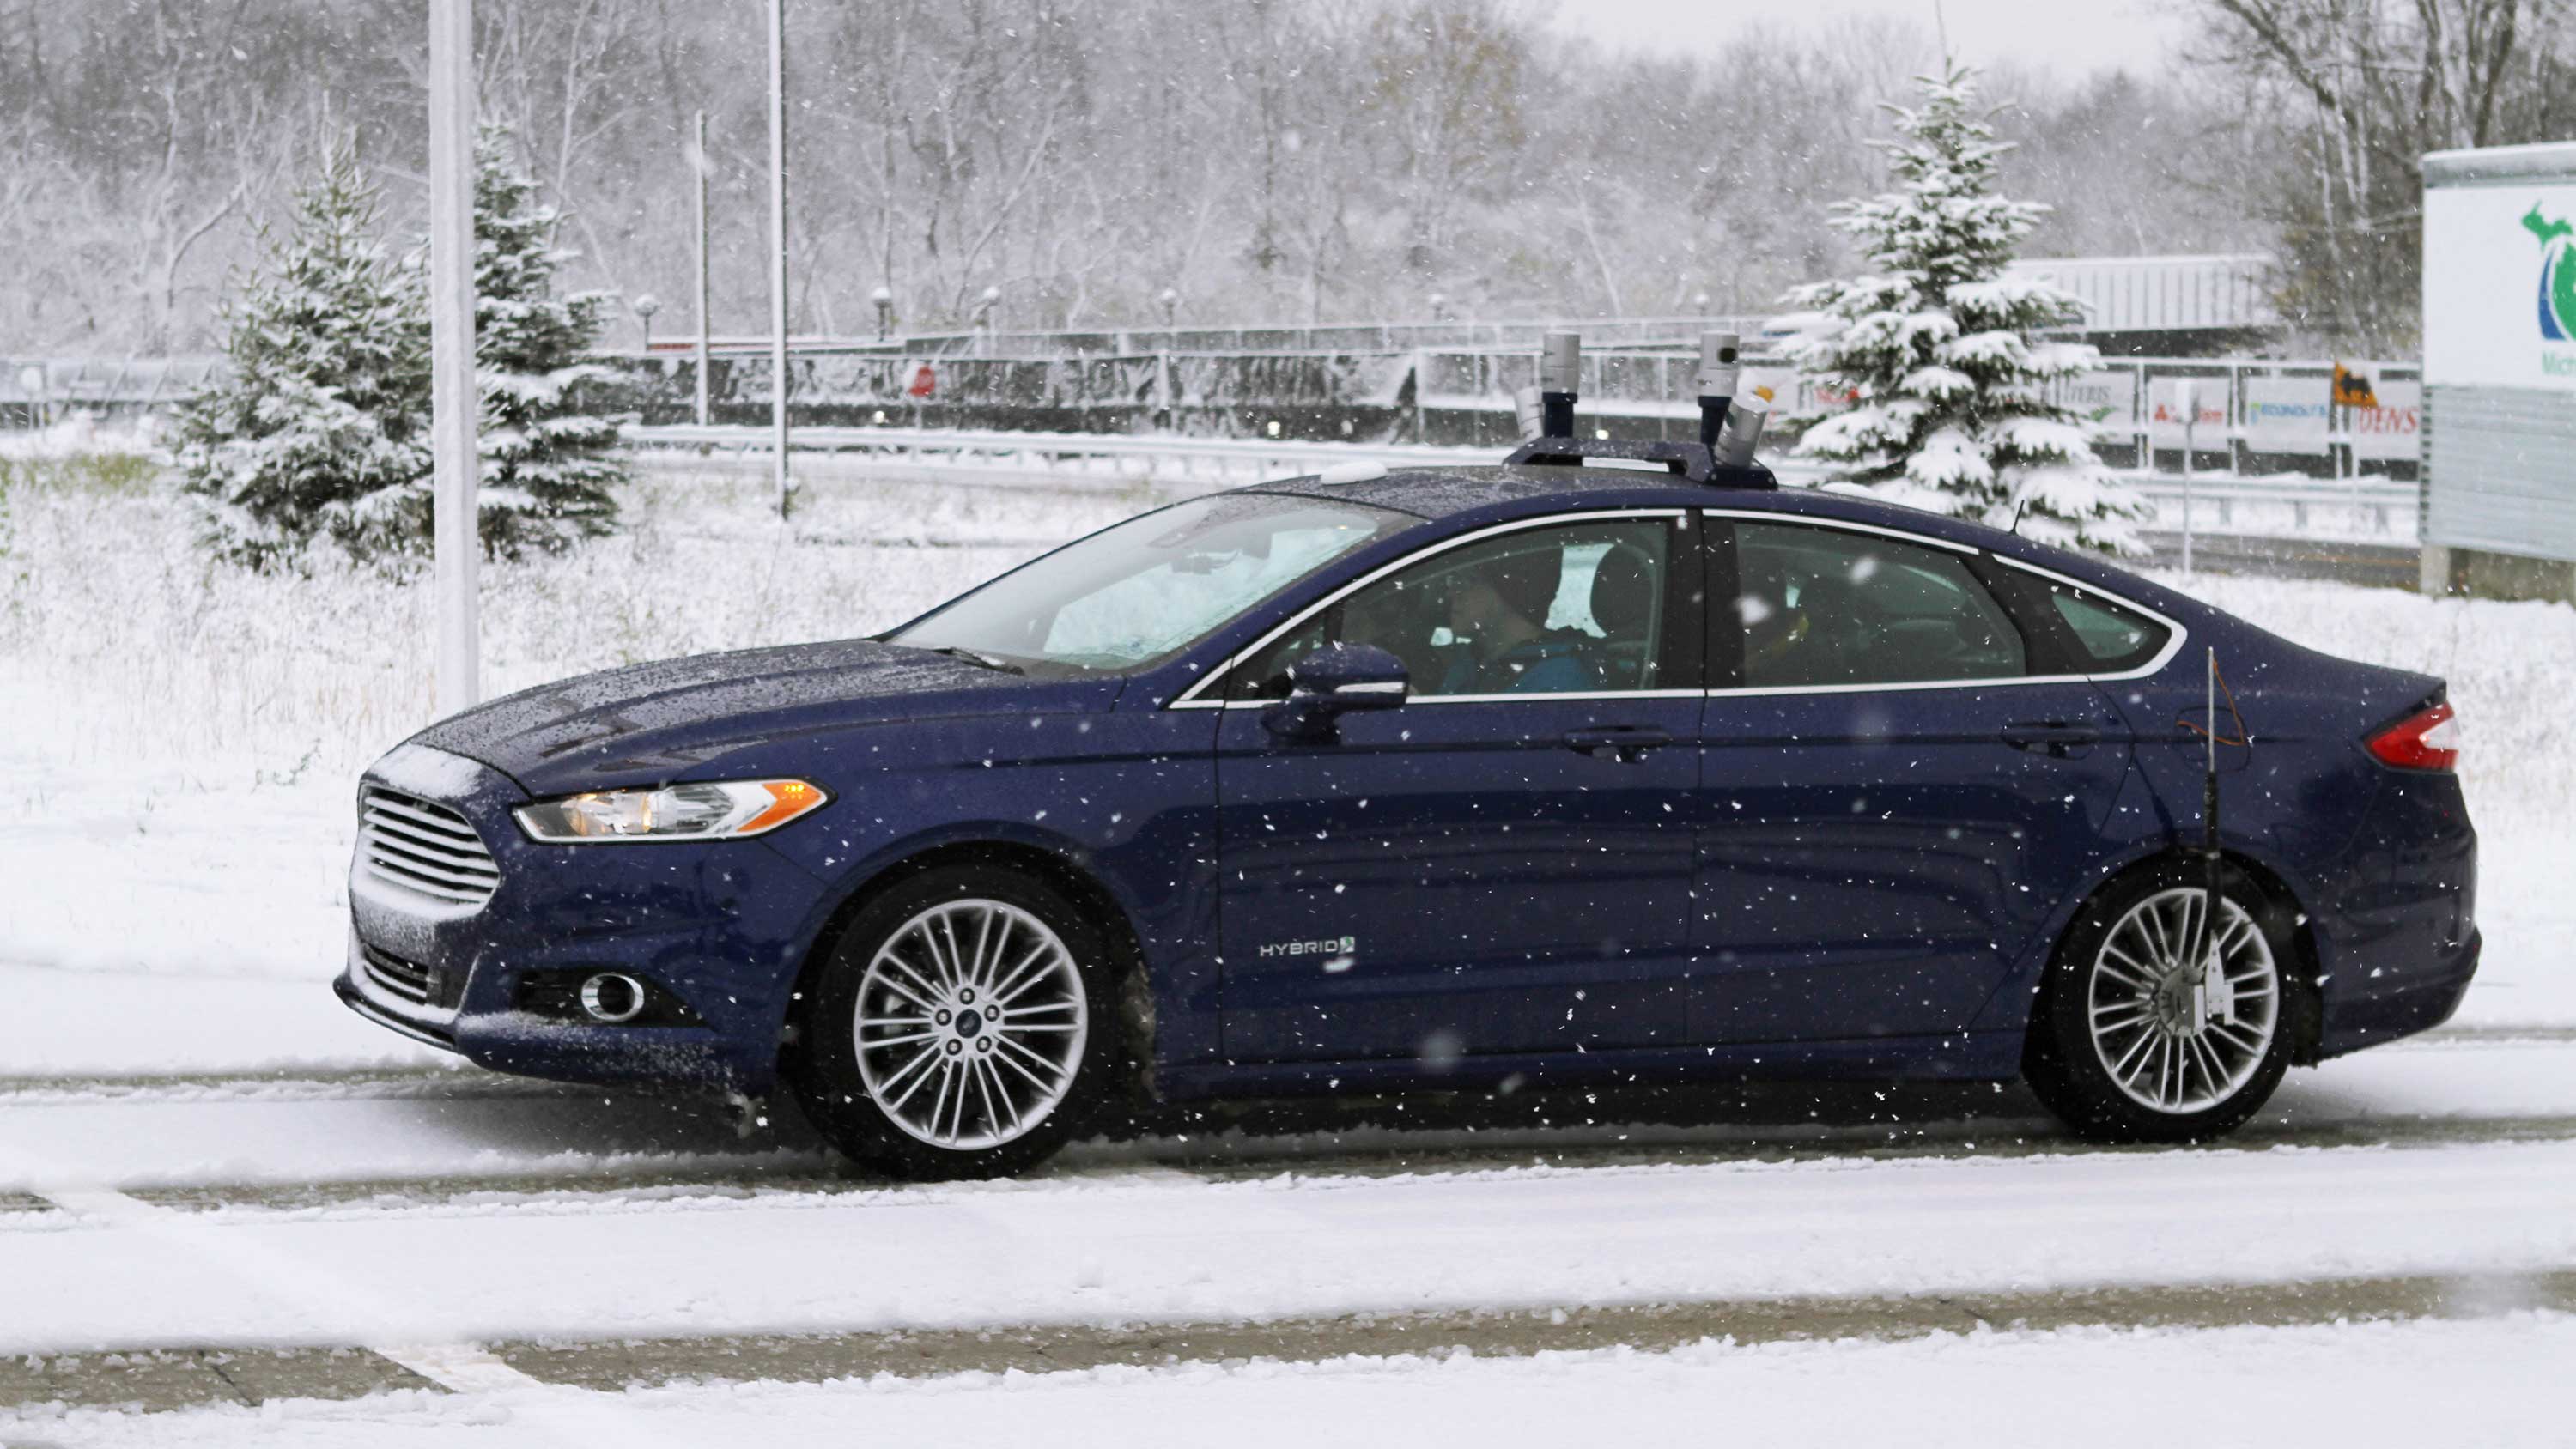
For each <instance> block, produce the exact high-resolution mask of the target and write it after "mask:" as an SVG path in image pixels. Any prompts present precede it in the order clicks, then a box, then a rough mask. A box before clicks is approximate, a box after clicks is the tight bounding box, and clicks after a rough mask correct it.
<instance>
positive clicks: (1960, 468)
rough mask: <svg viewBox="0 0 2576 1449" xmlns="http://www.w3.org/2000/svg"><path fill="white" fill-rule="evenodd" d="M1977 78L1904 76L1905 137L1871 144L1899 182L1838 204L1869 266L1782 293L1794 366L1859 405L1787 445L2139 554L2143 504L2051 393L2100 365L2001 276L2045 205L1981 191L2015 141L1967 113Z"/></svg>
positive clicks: (1913, 502) (1992, 516) (2026, 526)
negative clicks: (1912, 79)
mask: <svg viewBox="0 0 2576 1449" xmlns="http://www.w3.org/2000/svg"><path fill="white" fill-rule="evenodd" d="M1975 77H1976V73H1975V71H1974V70H1972V69H1969V68H1967V67H1963V66H1960V65H1958V64H1956V63H1945V65H1944V67H1943V69H1942V73H1941V74H1940V75H1937V76H1921V77H1917V79H1918V80H1919V81H1920V82H1921V84H1922V86H1923V88H1924V103H1923V105H1922V106H1921V107H1920V108H1919V109H1908V108H1905V107H1900V106H1890V107H1888V108H1887V109H1888V110H1889V111H1890V112H1892V113H1893V114H1894V116H1895V117H1896V130H1897V132H1898V135H1899V136H1900V137H1901V138H1902V139H1900V140H1897V141H1891V142H1880V143H1877V144H1879V145H1881V146H1882V147H1883V148H1884V149H1886V151H1887V152H1888V155H1889V168H1890V170H1891V171H1892V172H1893V173H1894V177H1895V180H1896V181H1897V183H1898V186H1899V189H1898V190H1895V191H1891V192H1886V193H1883V194H1881V195H1879V196H1877V197H1874V198H1871V199H1870V200H1867V201H1846V202H1841V203H1838V204H1837V205H1836V206H1835V208H1834V210H1835V213H1836V215H1835V218H1834V223H1833V224H1834V225H1835V226H1836V227H1838V228H1840V229H1841V230H1843V231H1846V232H1849V233H1851V234H1852V235H1853V236H1855V237H1857V238H1859V239H1860V240H1861V242H1862V244H1863V246H1864V247H1865V249H1866V252H1867V255H1868V258H1869V261H1870V264H1871V265H1872V266H1873V267H1874V268H1875V269H1876V270H1875V271H1873V272H1872V273H1870V274H1868V275H1865V276H1861V277H1856V278H1853V279H1850V280H1848V281H1830V282H1817V283H1814V284H1812V285H1809V286H1805V287H1800V288H1798V289H1796V290H1795V291H1793V292H1792V293H1790V295H1789V300H1790V304H1791V305H1792V306H1796V307H1800V308H1803V309H1806V310H1804V311H1802V312H1800V313H1798V314H1796V315H1793V316H1791V317H1787V318H1783V319H1781V321H1780V322H1779V323H1777V324H1775V325H1785V326H1787V327H1789V328H1791V329H1793V330H1794V332H1795V333H1796V337H1795V340H1794V341H1793V342H1792V343H1791V344H1790V347H1789V352H1790V355H1791V357H1792V358H1793V359H1794V360H1795V361H1796V362H1797V364H1798V366H1799V368H1800V370H1801V371H1803V372H1806V373H1810V374H1813V375H1815V376H1816V377H1818V378H1819V379H1821V380H1824V381H1827V382H1830V383H1834V384H1837V385H1840V386H1842V387H1846V388H1849V389H1850V390H1851V392H1852V393H1853V395H1854V399H1855V400H1854V403H1853V406H1852V407H1851V409H1850V410H1849V411H1847V412H1842V413H1838V414H1835V415H1834V416H1832V417H1829V418H1826V419H1825V420H1823V421H1822V422H1819V423H1817V424H1816V425H1815V426H1814V427H1812V428H1810V429H1808V430H1807V433H1806V435H1805V436H1804V438H1802V439H1801V440H1800V442H1799V445H1798V451H1799V452H1800V453H1801V454H1803V455H1804V456H1807V457H1811V458H1816V459H1820V460H1823V461H1825V462H1827V463H1831V464H1836V465H1839V466H1838V468H1837V470H1836V473H1835V477H1834V479H1833V481H1834V482H1836V483H1840V484H1844V485H1847V486H1851V485H1856V486H1859V487H1861V488H1865V489H1867V490H1869V491H1870V492H1873V493H1876V494H1878V495H1880V496H1883V497H1886V498H1888V499H1890V500H1891V501H1894V502H1898V503H1903V504H1907V505H1910V506H1913V507H1917V508H1927V509H1931V510H1933V511H1935V512H1939V513H1947V514H1952V515H1955V516H1959V517H1965V518H1975V519H1980V520H1983V521H1985V522H1989V523H1994V524H1997V525H2003V524H2008V523H2012V522H2015V521H2016V514H2018V523H2019V527H2020V531H2021V532H2022V533H2024V534H2026V535H2029V536H2031V537H2034V538H2038V539H2041V540H2044V541H2046V542H2049V543H2055V544H2060V545H2065V546H2070V547H2080V548H2092V549H2100V550H2102V551H2104V552H2107V553H2114V554H2132V555H2134V554H2140V553H2143V552H2145V547H2144V545H2143V544H2142V543H2141V542H2140V541H2139V539H2138V537H2137V532H2136V524H2137V522H2138V521H2139V520H2141V519H2143V518H2145V517H2146V516H2147V512H2148V509H2147V505H2146V503H2145V501H2144V500H2142V499H2140V498H2139V497H2138V496H2137V495H2136V494H2135V493H2134V492H2132V491H2131V490H2129V489H2127V488H2125V487H2123V486H2121V485H2120V484H2119V483H2118V482H2116V481H2115V480H2114V479H2113V478H2112V476H2111V474H2110V473H2109V471H2108V470H2107V469H2105V468H2103V467H2102V465H2101V463H2100V461H2099V460H2098V459H2097V458H2095V456H2094V454H2093V450H2092V448H2091V446H2090V445H2089V444H2088V442H2087V440H2086V437H2085V433H2084V428H2083V422H2082V419H2081V418H2080V417H2078V416H2077V414H2076V413H2075V412H2074V411H2073V410H2071V409H2069V408H2065V407H2061V406H2059V405H2057V404H2056V403H2055V402H2054V401H2052V400H2051V398H2050V395H2049V394H2050V387H2051V384H2053V383H2055V382H2057V381H2059V380H2060V379H2063V378H2067V377H2071V376H2073V375H2075V374H2077V373H2079V372H2082V371H2083V370H2084V369H2086V368H2088V367H2091V366H2093V365H2094V363H2095V361H2096V353H2095V352H2094V350H2093V349H2092V348H2091V347H2089V346H2084V345H2081V344H2076V343H2066V342H2050V341H2044V340H2042V339H2041V338H2040V337H2039V336H2038V335H2037V334H2039V333H2040V332H2041V331H2043V330H2045V329H2048V328H2051V327H2060V326H2064V325H2066V324H2067V323H2068V322H2069V321H2071V320H2073V318H2074V317H2075V315H2076V308H2077V305H2078V304H2077V303H2076V300H2075V299H2074V298H2073V297H2072V296H2070V295H2068V294H2067V293H2065V292H2061V291H2059V290H2058V289H2056V288H2054V287H2051V286H2048V285H2046V284H2045V283H2041V282H2036V281H2032V280H2028V279H2026V278H2019V277H2007V276H2005V275H2004V274H2003V273H2004V268H2005V267H2006V266H2007V265H2009V264H2010V263H2011V261H2012V259H2013V253H2014V250H2015V248H2016V247H2017V246H2018V245H2019V243H2020V241H2021V239H2022V238H2023V237H2025V236H2027V235H2028V234H2029V233H2030V230H2031V228H2033V227H2034V226H2036V225H2038V224H2039V218H2040V217H2041V216H2042V215H2043V214H2044V213H2045V212H2046V211H2047V208H2046V207H2045V206H2042V205H2039V204H2037V203H2035V202H2026V201H2010V200H2006V199H2005V198H2003V197H2000V196H1997V195H1995V194H1994V181H1995V163H1996V159H1997V158H1998V157H2000V156H2001V155H2002V154H2003V153H2004V152H2005V151H2007V150H2009V149H2010V147H2009V145H2008V144H2006V143H2003V142H1998V141H1996V140H1995V139H1994V130H1993V128H1992V127H1990V126H1988V125H1987V124H1986V123H1985V122H1984V121H1983V120H1982V119H1981V118H1980V117H1979V116H1978V115H1976V114H1975V113H1974V111H1973V106H1974V103H1975V100H1976V79H1975Z"/></svg>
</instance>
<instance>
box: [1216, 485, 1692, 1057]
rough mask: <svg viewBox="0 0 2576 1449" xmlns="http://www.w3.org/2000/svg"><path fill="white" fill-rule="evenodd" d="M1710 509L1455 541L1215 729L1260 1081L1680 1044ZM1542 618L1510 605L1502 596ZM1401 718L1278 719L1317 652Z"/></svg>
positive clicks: (1545, 523)
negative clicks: (1282, 1071)
mask: <svg viewBox="0 0 2576 1449" xmlns="http://www.w3.org/2000/svg"><path fill="white" fill-rule="evenodd" d="M1692 521H1693V520H1692V517H1691V515H1690V513H1689V512H1687V511H1685V510H1678V509H1666V510H1647V511H1627V512H1617V513H1598V514H1587V515H1582V516H1579V517H1560V518H1553V519H1541V520H1534V521H1531V522H1528V523H1522V524H1515V525H1511V526H1508V527H1506V528H1503V529H1500V530H1493V531H1488V532H1486V533H1483V534H1478V535H1470V536H1468V537H1465V538H1462V539H1457V540H1452V541H1450V542H1449V543H1448V544H1445V545H1440V546H1436V547H1435V548H1434V549H1432V550H1429V551H1426V554H1424V555H1417V556H1416V557H1415V559H1414V560H1412V561H1408V562H1407V563H1405V564H1403V565H1401V566H1398V567H1396V568H1394V569H1391V570H1388V571H1386V572H1385V573H1384V574H1383V576H1381V577H1379V578H1377V579H1374V580H1372V581H1369V582H1367V583H1364V584H1362V585H1360V586H1358V587H1357V588H1355V589H1354V590H1352V591H1350V592H1349V593H1348V594H1347V596H1346V597H1344V598H1340V599H1337V600H1334V601H1331V602H1330V603H1329V604H1328V606H1326V607H1324V608H1322V609H1320V610H1318V611H1317V612H1316V613H1314V614H1313V615H1312V616H1311V617H1309V618H1307V619H1305V620H1303V621H1300V622H1299V623H1297V624H1296V625H1294V626H1293V627H1291V628H1289V629H1287V630H1286V631H1285V632H1283V633H1282V634H1281V635H1279V636H1278V637H1277V638H1275V639H1274V640H1272V641H1270V642H1268V643H1267V644H1265V645H1263V646H1262V647H1261V648H1260V649H1259V650H1257V651H1256V652H1255V654H1254V655H1253V656H1252V657H1251V658H1249V659H1248V660H1246V661H1245V662H1244V663H1243V664H1242V665H1241V666H1240V667H1239V668H1238V670H1237V671H1236V673H1235V675H1234V676H1233V677H1231V678H1230V679H1229V680H1228V681H1226V685H1227V691H1228V693H1229V694H1230V695H1231V696H1232V698H1231V699H1230V700H1229V704H1228V707H1227V709H1226V711H1225V717H1224V721H1223V723H1222V725H1221V726H1220V727H1219V730H1218V740H1217V785H1218V795H1219V815H1218V830H1219V842H1218V863H1219V867H1220V873H1221V886H1220V893H1219V912H1220V939H1221V941H1222V943H1223V954H1224V981H1225V984H1224V998H1223V999H1224V1013H1223V1014H1224V1023H1225V1025H1224V1031H1225V1049H1226V1053H1227V1055H1228V1056H1230V1057H1232V1058H1234V1059H1236V1060H1239V1061H1283V1060H1338V1059H1354V1058H1372V1057H1376V1058H1383V1057H1390V1056H1419V1057H1421V1058H1423V1059H1425V1060H1426V1061H1431V1062H1437V1061H1439V1060H1441V1059H1443V1058H1445V1057H1451V1056H1468V1055H1477V1054H1500V1053H1517V1052H1531V1051H1550V1050H1571V1049H1576V1048H1592V1047H1606V1046H1634V1045H1649V1044H1677V1043H1679V1042H1680V1041H1681V1040H1682V1039H1683V1037H1684V1034H1685V1029H1686V1015H1687V1002H1686V995H1685V985H1684V981H1685V976H1686V973H1687V971H1688V968H1689V956H1690V952H1689V938H1690V921H1691V914H1692V912H1691V905H1690V890H1691V881H1692V875H1693V871H1694V868H1695V865H1694V860H1693V845H1694V842H1693V839H1692V835H1691V832H1690V830H1689V828H1688V824H1687V819H1688V817H1687V814H1686V812H1687V810H1688V809H1689V807H1690V803H1691V791H1692V789H1693V787H1694V786H1695V785H1696V783H1697V780H1698V772H1699V761H1698V751H1697V749H1696V747H1695V745H1694V743H1693V739H1694V736H1695V734H1696V731H1697V729H1698V724H1699V715H1700V708H1701V699H1700V692H1699V682H1700V681H1699V678H1698V667H1699V659H1700V656H1701V649H1700V644H1699V639H1698V634H1699V620H1700V612H1701V609H1700V600H1699V597H1698V592H1697V591H1698V584H1699V579H1700V565H1699V560H1698V558H1697V554H1696V542H1695V530H1694V529H1693V528H1692V527H1690V524H1691V523H1692ZM1515 594H1517V595H1520V596H1521V597H1520V598H1519V599H1518V600H1517V605H1518V606H1517V607H1516V608H1512V609H1508V610H1506V609H1502V608H1501V605H1502V604H1503V603H1505V602H1507V600H1506V598H1505V596H1508V595H1515ZM1334 641H1343V642H1351V643H1364V644H1374V645H1377V646H1379V647H1382V648H1386V649H1388V650H1390V651H1392V652H1394V653H1395V654H1396V655H1397V656H1398V657H1400V658H1402V659H1403V660H1405V662H1406V665H1407V667H1408V670H1409V673H1410V675H1411V684H1412V693H1411V697H1410V698H1409V699H1408V701H1407V702H1406V703H1405V704H1404V705H1403V706H1401V707H1400V708H1395V709H1389V710H1384V711H1378V712H1367V713H1353V714H1348V715H1345V716H1343V717H1342V719H1341V721H1340V723H1339V726H1338V734H1337V736H1336V737H1335V738H1333V739H1330V740H1326V741H1322V742H1307V741H1288V740H1281V739H1279V738H1276V737H1274V736H1273V735H1272V734H1271V733H1270V731H1269V730H1268V729H1266V728H1265V727H1264V726H1263V724H1262V713H1263V711H1264V710H1265V709H1266V708H1267V706H1268V704H1269V702H1270V701H1271V700H1272V699H1274V698H1275V697H1277V696H1279V695H1280V694H1283V693H1284V692H1285V687H1286V685H1285V678H1284V675H1285V670H1286V668H1287V666H1288V665H1290V664H1292V663H1294V662H1295V661H1296V660H1297V659H1298V658H1301V657H1303V656H1304V655H1305V654H1306V653H1308V652H1310V651H1312V650H1313V649H1315V648H1318V647H1320V646H1321V645H1323V644H1325V643H1328V642H1334Z"/></svg>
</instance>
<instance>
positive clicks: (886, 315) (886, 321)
mask: <svg viewBox="0 0 2576 1449" xmlns="http://www.w3.org/2000/svg"><path fill="white" fill-rule="evenodd" d="M868 300H869V301H871V302H874V303H876V304H877V340H878V341H879V342H883V341H885V340H886V338H887V337H888V336H889V335H891V334H892V333H893V331H894V289H893V288H891V287H888V286H885V285H883V284H882V283H880V284H879V285H878V287H877V289H876V290H875V291H873V292H870V293H868Z"/></svg>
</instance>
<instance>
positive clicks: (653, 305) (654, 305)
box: [635, 292, 662, 352]
mask: <svg viewBox="0 0 2576 1449" xmlns="http://www.w3.org/2000/svg"><path fill="white" fill-rule="evenodd" d="M661 310H662V301H661V299H660V298H658V297H656V296H654V295H653V294H652V293H650V292H646V293H644V294H643V295H641V296H639V297H637V298H636V299H635V316H636V318H637V320H639V321H641V322H642V323H643V324H644V350H645V351H647V352H650V351H652V350H653V314H654V313H656V312H659V311H661Z"/></svg>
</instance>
